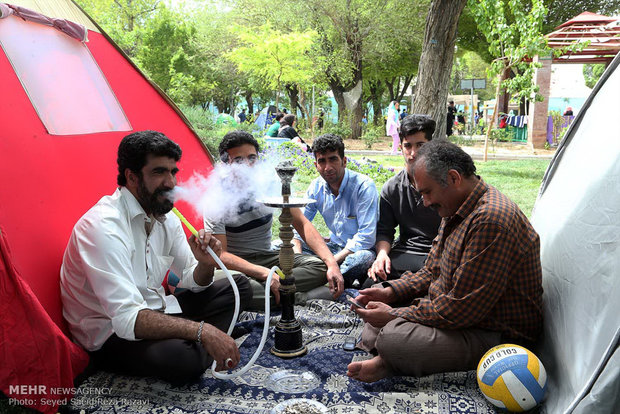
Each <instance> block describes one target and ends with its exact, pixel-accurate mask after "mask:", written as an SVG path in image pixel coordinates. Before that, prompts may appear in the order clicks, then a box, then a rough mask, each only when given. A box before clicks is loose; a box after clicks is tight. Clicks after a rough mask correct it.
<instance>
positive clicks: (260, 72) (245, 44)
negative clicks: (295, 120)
mask: <svg viewBox="0 0 620 414" xmlns="http://www.w3.org/2000/svg"><path fill="white" fill-rule="evenodd" d="M236 32H237V34H238V36H239V39H240V42H241V46H239V47H237V48H235V49H233V50H232V51H231V52H230V53H229V54H228V58H229V59H230V60H231V61H233V62H235V63H236V64H237V67H238V68H239V70H240V71H241V72H248V73H251V74H253V75H254V76H257V77H259V78H261V79H263V80H264V81H265V82H266V83H267V84H268V85H269V86H271V87H272V88H275V89H276V107H278V104H279V96H280V91H281V90H282V85H283V84H287V83H288V84H295V85H299V84H305V83H307V82H308V81H309V79H311V78H312V74H313V66H314V64H313V62H312V61H311V60H310V59H309V57H308V55H307V52H308V51H309V50H310V48H311V47H312V43H313V41H314V38H315V37H316V33H315V32H313V31H305V32H290V33H287V34H286V35H284V34H283V33H281V32H280V31H278V30H275V29H272V28H271V26H270V25H269V24H265V25H263V26H262V27H260V28H259V29H258V30H255V29H254V28H252V29H249V28H244V27H240V26H238V27H237V28H236Z"/></svg>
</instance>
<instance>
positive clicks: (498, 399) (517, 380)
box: [478, 344, 547, 411]
mask: <svg viewBox="0 0 620 414" xmlns="http://www.w3.org/2000/svg"><path fill="white" fill-rule="evenodd" d="M478 385H479V386H480V390H481V391H482V394H484V396H485V397H486V399H487V400H489V401H490V402H491V403H492V404H493V405H495V406H496V407H500V408H506V409H508V410H509V411H526V410H529V409H531V408H534V407H535V406H536V405H538V404H539V403H540V402H541V401H542V400H543V398H544V396H545V392H546V390H547V372H546V371H545V367H544V366H543V364H542V363H541V362H540V360H539V359H538V357H537V356H536V355H534V354H533V353H532V352H530V351H529V350H527V349H526V348H524V347H522V346H519V345H512V344H502V345H498V346H496V347H494V348H491V349H490V350H489V351H488V352H487V353H486V354H484V356H483V357H482V359H481V360H480V362H479V363H478Z"/></svg>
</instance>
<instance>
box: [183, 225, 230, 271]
mask: <svg viewBox="0 0 620 414" xmlns="http://www.w3.org/2000/svg"><path fill="white" fill-rule="evenodd" d="M207 246H208V247H210V248H211V249H212V250H213V252H214V253H215V254H216V255H217V256H218V257H219V256H220V255H221V254H222V243H221V242H220V241H219V240H218V239H216V238H215V237H213V235H212V234H211V233H207V232H205V231H204V230H200V231H199V232H198V238H196V237H195V236H194V235H192V236H191V237H190V238H189V247H190V248H191V249H192V253H193V254H194V257H195V258H196V260H198V261H199V262H200V263H203V264H206V265H209V266H216V263H215V260H213V257H211V254H209V252H208V251H207Z"/></svg>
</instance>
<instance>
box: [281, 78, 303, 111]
mask: <svg viewBox="0 0 620 414" xmlns="http://www.w3.org/2000/svg"><path fill="white" fill-rule="evenodd" d="M284 89H285V90H286V94H287V95H288V99H289V101H290V102H291V107H290V111H291V112H290V113H291V114H293V115H297V106H298V105H299V95H298V92H297V85H295V84H291V83H287V84H286V85H284Z"/></svg>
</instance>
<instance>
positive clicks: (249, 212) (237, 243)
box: [205, 131, 344, 310]
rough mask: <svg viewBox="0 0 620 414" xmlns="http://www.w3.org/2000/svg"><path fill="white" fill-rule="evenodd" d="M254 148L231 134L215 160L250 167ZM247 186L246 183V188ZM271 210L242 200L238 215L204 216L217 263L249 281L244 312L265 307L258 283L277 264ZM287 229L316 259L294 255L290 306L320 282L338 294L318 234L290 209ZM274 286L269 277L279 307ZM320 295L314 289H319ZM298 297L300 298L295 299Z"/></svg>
mask: <svg viewBox="0 0 620 414" xmlns="http://www.w3.org/2000/svg"><path fill="white" fill-rule="evenodd" d="M258 150H259V145H258V142H257V141H256V139H255V138H254V137H253V136H252V135H251V134H249V133H247V132H245V131H232V132H229V133H228V134H226V135H225V136H224V138H223V139H222V142H221V143H220V146H219V153H220V159H221V160H222V161H223V162H225V163H229V164H232V163H246V164H248V165H249V166H250V167H252V166H253V165H254V163H255V162H256V161H257V160H258ZM248 185H252V183H248ZM271 211H272V210H271V209H270V208H267V207H265V206H263V205H262V204H261V203H258V202H257V201H256V200H246V202H245V203H244V204H243V206H240V207H239V211H238V214H237V215H235V216H234V217H233V218H230V219H226V220H227V221H226V222H222V221H214V220H213V219H212V218H210V217H206V216H205V229H209V230H212V231H213V235H214V237H216V238H217V239H218V240H220V242H221V243H222V250H223V251H222V255H221V258H222V262H223V263H224V265H225V266H226V267H227V268H228V269H230V270H237V271H239V272H242V273H244V274H245V275H246V276H248V277H249V278H250V284H251V286H252V290H253V292H254V298H253V300H252V302H251V304H250V309H255V310H260V309H263V308H264V307H265V288H264V282H265V280H267V277H268V275H269V269H270V268H271V267H272V266H275V265H278V264H279V255H278V252H277V251H274V250H272V248H271V223H272V221H273V216H272V213H271ZM291 215H292V216H293V227H294V228H295V230H296V231H297V232H298V233H299V234H301V235H302V237H303V238H304V239H305V241H306V242H307V243H308V245H309V246H311V247H312V249H313V250H314V251H315V252H316V254H317V255H318V257H317V256H307V255H302V254H296V255H295V259H294V260H295V261H294V265H293V276H294V277H295V286H296V289H297V293H298V294H296V302H303V301H305V299H307V298H312V294H311V295H310V296H308V294H307V292H309V291H313V290H314V289H315V288H318V287H322V286H323V285H325V283H326V281H327V282H328V283H329V290H330V291H331V294H332V295H333V297H334V298H337V297H338V296H340V294H341V293H342V291H343V289H344V287H343V280H342V275H341V274H340V269H339V268H338V263H336V259H334V256H333V255H332V253H331V252H330V251H329V249H328V248H327V246H326V245H325V242H324V241H323V238H322V237H321V235H320V234H319V232H318V231H317V230H316V229H315V228H314V226H312V223H310V222H309V221H308V219H306V217H304V215H303V214H302V212H301V210H299V209H298V208H291ZM279 287H280V280H279V278H278V277H273V278H272V280H271V287H270V289H271V292H272V294H273V295H274V298H275V301H276V303H278V302H279V297H280V296H279V295H280V294H279V291H278V289H279ZM319 290H320V289H319ZM299 293H301V294H299Z"/></svg>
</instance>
